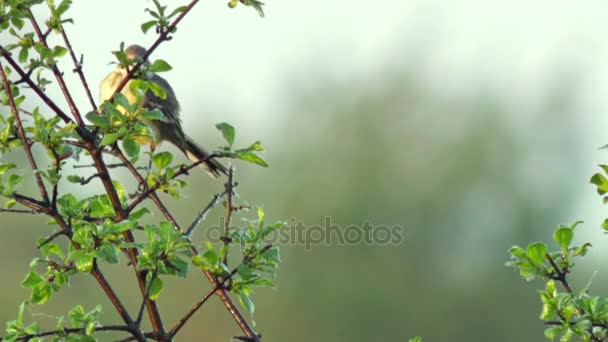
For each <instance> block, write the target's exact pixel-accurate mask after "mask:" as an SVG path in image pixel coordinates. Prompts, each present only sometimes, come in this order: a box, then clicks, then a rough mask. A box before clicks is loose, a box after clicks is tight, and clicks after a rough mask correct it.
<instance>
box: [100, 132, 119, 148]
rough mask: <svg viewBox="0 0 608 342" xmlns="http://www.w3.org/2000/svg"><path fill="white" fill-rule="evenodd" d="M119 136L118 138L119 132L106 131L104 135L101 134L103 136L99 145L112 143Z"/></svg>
mask: <svg viewBox="0 0 608 342" xmlns="http://www.w3.org/2000/svg"><path fill="white" fill-rule="evenodd" d="M119 138H120V134H118V133H108V134H106V135H104V136H103V138H102V139H101V143H100V144H99V146H101V147H103V146H108V145H112V144H114V143H115V142H116V141H117V140H118V139H119Z"/></svg>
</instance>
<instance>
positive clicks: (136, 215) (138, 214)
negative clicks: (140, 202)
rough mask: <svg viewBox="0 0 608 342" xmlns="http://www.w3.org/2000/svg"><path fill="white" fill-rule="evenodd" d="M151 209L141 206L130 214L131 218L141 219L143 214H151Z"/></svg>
mask: <svg viewBox="0 0 608 342" xmlns="http://www.w3.org/2000/svg"><path fill="white" fill-rule="evenodd" d="M149 213H150V210H148V208H141V209H138V210H136V211H134V212H132V213H131V215H129V219H131V220H139V219H140V218H141V217H142V216H144V215H145V214H149Z"/></svg>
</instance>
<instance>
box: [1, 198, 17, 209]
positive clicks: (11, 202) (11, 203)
mask: <svg viewBox="0 0 608 342" xmlns="http://www.w3.org/2000/svg"><path fill="white" fill-rule="evenodd" d="M15 204H17V201H16V200H15V199H14V198H10V199H8V200H7V201H6V203H5V204H4V205H5V206H6V209H10V208H12V207H14V206H15Z"/></svg>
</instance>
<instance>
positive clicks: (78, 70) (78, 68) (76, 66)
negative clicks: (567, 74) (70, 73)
mask: <svg viewBox="0 0 608 342" xmlns="http://www.w3.org/2000/svg"><path fill="white" fill-rule="evenodd" d="M60 29H61V36H62V37H63V42H64V43H65V46H66V47H67V48H68V51H69V52H70V57H71V58H72V62H73V63H74V72H75V73H77V74H78V77H80V82H82V87H83V88H84V90H85V92H86V93H87V98H88V99H89V102H90V103H91V107H93V110H94V111H96V110H97V105H96V104H95V100H94V99H93V95H92V94H91V89H90V88H89V84H88V82H87V79H86V78H85V77H84V73H83V72H82V57H81V61H80V62H79V61H78V60H77V59H76V55H75V54H74V49H73V48H72V44H70V40H69V39H68V35H67V33H66V32H65V28H64V27H63V25H61V27H60Z"/></svg>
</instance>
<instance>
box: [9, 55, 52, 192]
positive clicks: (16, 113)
mask: <svg viewBox="0 0 608 342" xmlns="http://www.w3.org/2000/svg"><path fill="white" fill-rule="evenodd" d="M0 76H1V77H2V83H3V84H4V92H5V93H6V96H7V97H8V102H9V104H10V108H11V112H12V113H13V117H14V118H15V122H16V123H17V130H18V131H19V137H20V138H21V142H22V143H23V149H24V150H25V155H26V156H27V159H28V161H29V162H30V166H31V167H32V171H34V177H35V178H36V184H38V189H39V190H40V195H41V196H42V200H43V201H44V203H48V202H49V194H48V193H47V191H46V187H45V186H44V182H42V177H41V176H40V173H39V172H38V165H36V160H35V159H34V155H33V154H32V147H31V146H30V144H29V143H28V141H27V137H26V136H25V130H24V129H23V123H22V122H21V117H20V116H19V110H18V109H17V104H16V103H15V98H14V97H13V92H12V91H11V84H10V82H9V81H8V78H6V73H5V72H4V66H3V65H2V63H1V62H0Z"/></svg>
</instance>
